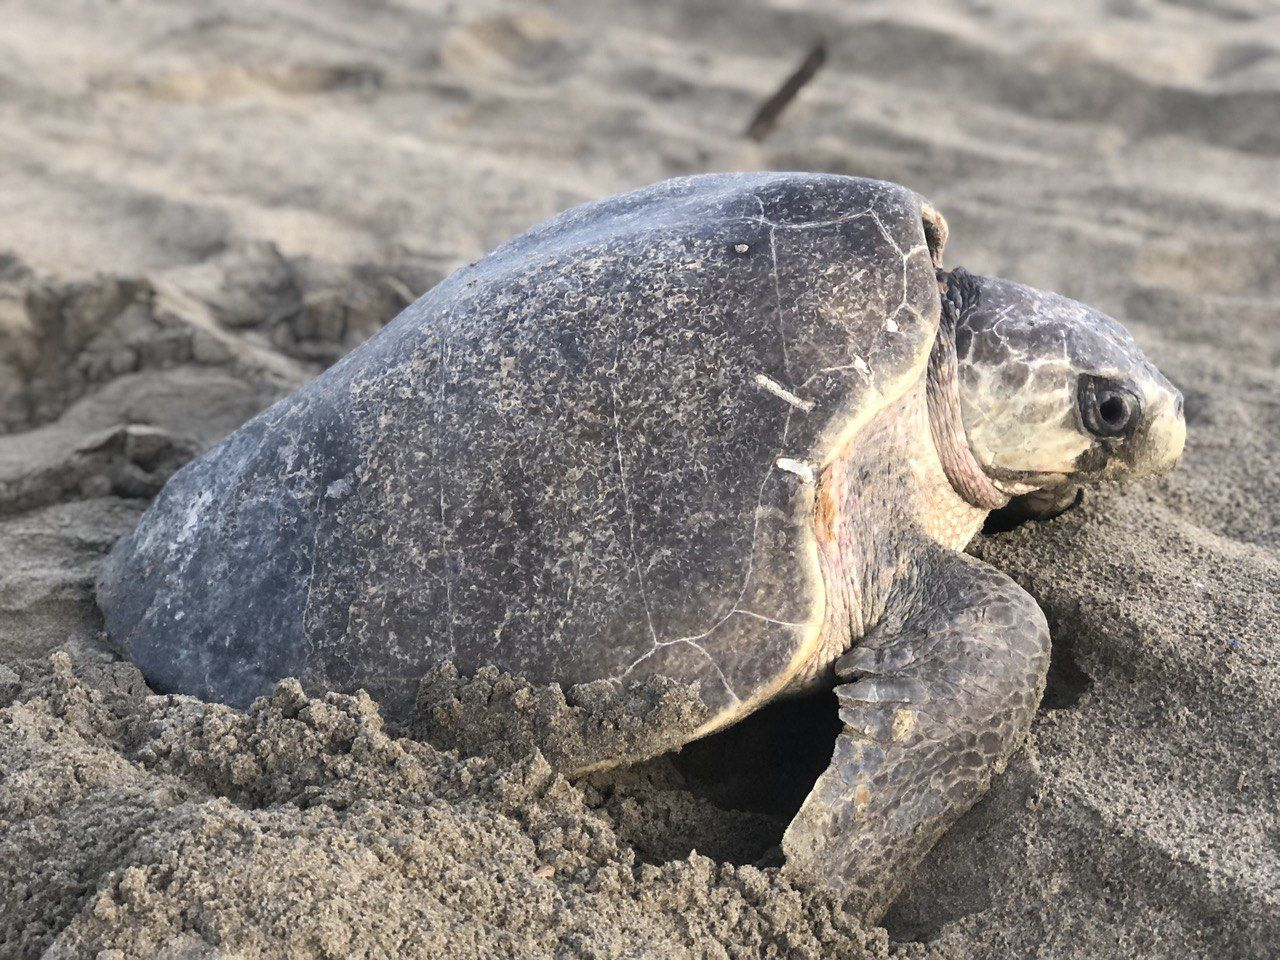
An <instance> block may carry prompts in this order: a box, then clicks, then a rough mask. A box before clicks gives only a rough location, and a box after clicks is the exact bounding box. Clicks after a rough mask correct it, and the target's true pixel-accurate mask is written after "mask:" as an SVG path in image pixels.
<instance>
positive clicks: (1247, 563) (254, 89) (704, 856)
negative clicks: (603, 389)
mask: <svg viewBox="0 0 1280 960" xmlns="http://www.w3.org/2000/svg"><path fill="white" fill-rule="evenodd" d="M0 18H2V19H3V22H4V28H3V30H0V128H2V129H3V130H4V135H3V136H2V137H0V431H3V433H0V551H2V553H3V556H4V557H5V562H4V563H3V564H0V957H6V958H7V957H15V958H36V957H42V956H43V957H51V958H54V957H95V956H97V957H102V958H111V960H123V958H126V957H129V958H132V957H169V958H175V960H176V958H197V957H272V958H274V957H355V956H370V957H374V956H387V955H402V956H448V957H495V956H522V957H525V956H546V957H552V956H557V957H563V956H582V957H640V956H645V957H648V956H655V957H657V956H662V957H668V956H680V957H685V956H687V957H734V958H738V957H742V958H746V957H757V956H777V957H819V956H822V957H851V958H853V957H884V956H888V955H895V956H904V957H918V958H925V957H928V958H939V960H941V958H948V960H950V958H971V957H979V958H985V957H990V958H998V957H999V958H1003V957H1027V956H1036V957H1041V958H1055V960H1056V958H1097V957H1159V958H1175V957H1177V958H1181V957H1203V956H1216V957H1232V958H1255V957H1257V958H1264V957H1273V956H1275V955H1276V954H1275V951H1276V944H1278V943H1280V866H1278V864H1280V759H1278V757H1280V753H1277V750H1276V747H1275V744H1276V742H1277V734H1278V733H1280V720H1278V719H1277V717H1278V716H1280V646H1278V645H1277V637H1280V523H1277V516H1278V515H1280V325H1278V324H1277V321H1276V306H1275V303H1276V297H1277V294H1280V187H1277V177H1276V171H1277V169H1278V167H1277V164H1278V163H1280V16H1278V15H1277V14H1276V13H1275V12H1274V7H1272V6H1271V5H1269V4H1264V3H1261V2H1250V0H1210V2H1205V3H1194V4H1193V3H1183V2H1174V0H1169V2H1157V0H1111V2H1102V0H1081V2H1077V3H1073V4H1070V5H1049V4H1043V3H1038V2H1034V0H1014V2H1010V3H983V2H971V0H946V2H942V3H930V4H914V3H910V4H901V3H877V2H871V3H859V4H856V5H854V4H845V3H841V2H838V0H789V2H773V3H769V2H763V0H655V2H652V3H621V2H609V3H600V2H591V3H588V2H585V0H555V2H552V3H546V4H543V3H520V4H515V3H496V2H490V0H480V2H473V3H466V4H455V3H443V2H439V3H436V2H417V0H412V2H378V3H356V2H354V0H352V2H344V0H315V2H302V0H255V2H248V0H211V2H206V3H195V2H190V0H181V2H174V3H169V4H164V5H149V4H138V3H104V2H98V0H49V2H45V3H40V4H34V3H18V2H9V3H4V4H0ZM819 40H825V42H826V45H827V57H826V62H825V64H824V65H823V66H822V67H821V68H820V69H819V70H818V72H817V74H816V76H815V77H814V79H813V80H812V81H811V82H810V83H809V84H808V85H807V86H806V87H805V88H804V90H803V91H801V93H800V95H799V96H798V97H797V98H796V100H795V101H794V102H793V103H792V104H791V105H790V106H789V108H788V109H787V110H786V112H785V113H784V114H783V115H782V116H781V118H780V119H779V121H778V123H777V124H776V126H775V127H774V128H773V130H772V131H771V132H770V133H769V135H768V136H766V137H765V138H764V139H763V140H761V141H756V140H754V139H751V138H747V137H745V136H744V131H745V129H746V126H747V124H748V123H749V121H750V120H751V117H752V116H753V114H754V112H755V111H756V109H757V108H758V106H759V104H760V103H761V102H762V101H763V100H764V99H765V98H766V97H767V96H768V95H769V94H770V93H771V92H772V91H773V89H774V88H775V87H776V86H777V85H778V84H779V83H780V82H782V80H783V79H784V78H785V77H786V76H787V75H788V73H789V72H791V71H792V70H793V69H794V68H795V67H796V66H797V65H798V64H799V63H800V61H801V60H802V58H803V57H804V55H805V53H806V51H808V50H810V49H811V48H812V47H813V45H814V44H815V43H816V42H817V41H819ZM755 169H803V170H820V171H830V172H838V173H847V174H854V175H860V176H870V177H877V178H882V179H888V180H895V181H898V182H901V183H905V184H907V185H909V186H911V187H913V188H915V189H916V190H918V191H919V192H921V193H922V194H924V195H926V196H928V197H929V198H930V199H931V200H932V201H933V202H934V203H935V204H936V205H937V206H938V207H939V208H940V209H941V210H943V211H944V213H945V215H946V216H947V218H948V221H949V223H950V226H951V238H952V239H951V242H950V245H949V247H948V251H947V259H948V262H949V264H951V265H955V264H963V265H964V266H966V267H968V268H970V269H973V270H975V271H978V272H982V273H994V274H999V275H1002V276H1007V277H1010V278H1013V279H1016V280H1020V281H1023V282H1026V283H1030V284H1033V285H1035V286H1039V287H1044V288H1048V289H1053V290H1057V291H1060V292H1062V293H1064V294H1066V295H1069V296H1072V297H1075V298H1077V299H1080V300H1083V301H1085V302H1087V303H1090V304H1092V305H1094V306H1097V307H1099V308H1100V309H1102V310H1104V311H1106V312H1108V313H1110V314H1112V315H1114V316H1116V317H1117V318H1119V319H1121V320H1122V321H1123V322H1124V323H1125V324H1126V325H1127V326H1128V327H1129V328H1130V330H1131V331H1132V332H1133V333H1134V335H1135V337H1136V338H1137V339H1138V340H1139V342H1140V343H1141V344H1142V346H1143V347H1144V349H1145V351H1146V353H1147V354H1148V355H1149V356H1150V357H1151V358H1152V359H1153V360H1154V361H1155V362H1156V363H1157V364H1158V365H1159V366H1160V367H1161V368H1162V369H1163V370H1164V371H1165V372H1166V373H1167V374H1168V375H1169V377H1170V379H1172V380H1173V381H1174V382H1175V383H1176V384H1177V385H1178V386H1179V387H1181V389H1182V390H1183V392H1184V393H1185V395H1186V411H1187V422H1188V431H1189V433H1188V443H1187V452H1186V455H1185V458H1184V462H1183V464H1182V466H1181V467H1180V468H1179V470H1178V471H1177V472H1175V473H1174V474H1172V475H1170V476H1168V477H1166V478H1163V479H1161V480H1159V481H1156V482H1152V483H1149V484H1146V485H1142V486H1139V487H1134V488H1129V489H1115V490H1111V489H1105V490H1100V491H1093V492H1091V494H1090V495H1089V496H1088V498H1087V499H1086V500H1085V502H1084V503H1083V505H1082V506H1081V507H1079V508H1078V509H1076V510H1074V511H1072V512H1070V513H1068V514H1066V515H1064V516H1062V517H1060V518H1058V519H1056V520H1053V521H1051V522H1048V523H1037V524H1026V525H1023V526H1020V527H1018V528H1016V529H1013V530H1011V531H1006V532H999V533H990V534H988V535H984V536H982V537H980V538H979V539H978V541H977V542H976V543H975V544H974V546H973V547H972V550H973V552H974V553H976V554H978V555H979V556H982V557H983V558H984V559H986V560H988V561H990V562H991V563H993V564H995V565H996V566H998V567H1000V568H1001V569H1003V570H1005V571H1007V572H1008V573H1009V574H1010V575H1012V576H1013V577H1014V578H1015V579H1017V580H1018V581H1019V582H1020V583H1021V584H1022V585H1023V586H1025V587H1026V588H1027V589H1028V590H1029V591H1030V592H1031V593H1032V594H1033V595H1034V596H1035V597H1036V598H1037V599H1038V600H1039V601H1040V602H1041V604H1042V606H1043V607H1044V608H1045V610H1046V612H1047V613H1048V616H1049V620H1050V624H1051V627H1052V629H1053V634H1054V641H1055V655H1054V666H1053V669H1052V673H1051V678H1050V685H1049V690H1048V692H1047V694H1046V697H1045V702H1044V704H1043V706H1042V708H1041V711H1040V713H1039V715H1038V718H1037V720H1036V723H1035V725H1034V727H1033V730H1032V734H1031V737H1030V739H1029V742H1028V744H1027V748H1026V750H1025V751H1023V752H1022V753H1021V754H1020V755H1019V756H1018V757H1017V759H1016V760H1015V761H1014V762H1013V763H1012V764H1011V766H1010V768H1009V770H1008V772H1007V773H1006V774H1005V775H1004V776H1003V777H1001V778H1000V779H998V781H997V782H996V784H995V786H994V788H993V790H992V792H991V794H990V795H989V796H988V798H987V799H986V800H985V801H983V802H982V803H981V804H979V806H978V807H976V808H975V809H974V810H973V811H971V812H970V813H969V814H968V815H967V816H966V817H965V818H964V819H963V820H962V821H961V822H960V823H959V824H958V825H957V827H956V828H955V829H954V830H953V831H952V832H951V833H950V834H949V835H948V836H947V837H946V838H945V839H944V840H943V842H942V843H941V844H940V845H939V847H938V848H937V849H936V850H935V851H934V853H933V854H932V855H931V856H930V857H929V859H928V861H927V862H926V863H925V864H924V866H923V867H922V868H921V870H920V871H919V873H918V875H917V877H916V878H915V880H914V882H913V884H912V886H911V887H910V889H909V890H908V892H907V893H906V894H905V895H904V896H903V897H902V898H901V900H900V901H899V902H898V903H897V904H896V906H895V907H894V909H893V910H892V911H891V912H890V914H889V915H888V917H887V918H886V920H885V927H884V928H876V929H871V930H866V929H862V928H860V927H858V926H857V925H856V924H854V923H853V922H852V921H850V920H849V919H847V918H846V917H844V916H843V914H842V913H841V911H840V910H839V908H838V907H837V906H836V905H835V904H833V903H832V902H830V900H829V899H827V898H826V897H824V895H823V894H822V893H821V892H820V891H808V890H803V889H797V888H795V887H793V886H791V885H790V884H789V883H788V882H787V881H786V880H785V879H783V878H782V877H780V876H779V875H778V873H777V872H776V871H773V870H769V869H757V868H756V867H753V866H749V865H746V864H747V863H748V862H749V861H750V860H751V859H753V858H754V855H755V853H757V852H758V850H756V849H755V847H754V846H753V844H754V845H755V846H758V845H760V844H766V843H768V842H769V839H770V838H771V837H776V831H777V828H778V825H777V823H776V817H775V816H774V815H773V814H771V813H770V812H769V811H767V810H766V811H758V810H757V811H741V810H739V811H726V810H724V809H721V808H720V807H717V806H716V805H715V804H713V802H712V801H713V800H715V799H716V798H715V796H714V791H710V792H708V791H702V792H699V791H696V790H693V789H692V788H691V786H690V780H689V778H688V776H687V768H680V767H679V766H678V765H673V764H671V763H665V764H664V763H657V764H651V765H649V766H647V767H645V768H643V769H635V770H631V771H625V772H623V773H619V774H615V775H612V776H611V777H604V778H593V779H591V780H587V781H582V782H569V781H566V780H565V779H563V778H562V777H560V776H559V775H558V774H557V773H556V771H555V770H554V769H553V767H552V766H551V765H549V763H548V761H547V760H546V759H544V758H543V757H542V756H541V755H536V754H529V753H527V752H526V753H525V754H524V755H519V754H520V751H508V752H507V753H506V754H504V755H502V756H497V755H485V756H471V757H468V756H464V755H460V754H459V753H458V752H456V751H451V750H449V749H446V748H448V747H464V748H465V747H466V746H467V744H466V743H465V742H464V740H465V738H463V739H462V740H459V739H457V738H454V739H450V738H449V737H448V736H447V735H446V734H445V733H442V732H441V730H440V728H439V724H436V725H434V726H432V725H428V726H427V727H426V728H421V727H420V728H418V732H419V734H420V735H421V736H422V737H425V739H415V738H412V737H406V736H400V735H399V734H400V733H401V731H389V730H387V729H386V728H385V727H384V724H383V722H382V720H381V718H380V716H379V714H378V711H377V709H376V706H375V705H374V704H373V703H371V702H370V701H369V700H368V699H367V698H363V697H337V696H331V697H329V698H327V699H325V700H308V699H307V698H306V697H305V696H303V695H302V694H301V692H300V691H299V690H298V689H297V688H296V686H293V685H289V684H285V685H282V687H281V688H280V689H279V690H277V693H276V695H275V696H274V697H273V698H271V699H270V700H264V701H261V702H260V703H259V704H258V705H257V706H255V707H254V708H253V709H252V710H250V711H248V712H236V711H231V710H228V709H226V708H223V707H216V706H208V705H204V704H200V703H197V702H194V701H190V700H181V699H171V698H161V697H155V696H153V695H151V694H150V691H148V690H147V689H146V687H145V685H144V684H143V683H142V680H141V677H140V676H139V675H138V674H137V673H136V671H134V670H133V669H132V668H131V667H129V666H128V665H127V664H121V663H118V662H113V661H112V659H111V658H110V657H109V656H108V655H107V654H106V653H105V652H104V651H103V648H102V647H101V646H100V644H99V642H98V634H99V630H100V619H99V617H98V614H97V612H96V609H95V607H94V603H93V598H92V581H93V577H94V571H95V568H96V564H97V563H98V561H99V560H100V558H101V556H102V555H103V553H104V551H105V550H106V549H107V548H108V547H109V546H110V544H111V543H112V542H113V541H114V539H115V538H116V537H118V536H119V535H120V534H121V533H123V532H124V531H126V530H128V529H129V528H130V526H131V524H133V523H134V522H135V521H136V519H137V517H138V516H139V515H140V513H141V511H142V510H143V509H144V507H145V505H146V502H147V498H148V497H150V496H151V495H153V494H154V492H155V491H156V490H157V489H158V488H159V486H160V484H162V483H163V481H164V479H165V477H167V476H168V475H169V473H171V472H172V470H173V469H175V468H176V466H177V465H179V464H180V463H182V462H183V461H185V460H186V459H187V458H189V457H190V456H192V455H193V453H194V452H196V451H198V450H200V449H203V448H205V447H207V446H208V445H210V444H211V443H213V442H215V441H216V440H218V439H219V438H220V437H222V436H223V435H225V434H226V433H227V432H229V431H230V430H231V429H233V428H234V427H235V426H236V425H238V424H239V423H241V422H243V421H244V420H245V419H247V418H248V417H250V416H251V415H252V414H254V413H255V412H257V411H258V410H260V409H261V408H263V407H264V406H266V405H267V404H268V403H269V402H270V401H271V400H273V399H274V398H276V397H278V396H280V395H282V394H283V393H285V392H287V391H288V390H290V389H291V388H293V387H295V386H296V385H298V384H300V383H302V382H304V381H305V380H306V379H307V378H309V377H311V376H314V375H315V374H316V373H317V372H319V371H320V370H321V369H323V367H324V366H325V365H326V364H328V363H330V362H332V361H333V360H335V359H336V358H337V357H339V356H341V355H342V354H343V353H344V352H346V351H347V350H349V349H350V348H351V347H352V346H353V345H355V344H357V343H359V342H360V341H361V340H362V339H364V338H365V337H366V336H368V335H369V334H370V333H371V332H373V331H375V330H376V329H378V327H379V326H380V325H381V324H382V323H384V322H385V321H386V320H387V319H389V318H390V317H391V316H393V315H394V314H395V313H396V312H398V310H399V309H400V308H402V307H403V306H404V305H405V304H406V303H408V302H409V301H410V300H412V299H413V298H414V297H416V296H417V295H418V294H419V293H421V292H422V291H424V290H425V289H427V288H428V287H430V286H431V285H433V284H434V283H435V282H437V281H438V280H439V279H440V278H441V277H443V276H444V275H446V274H447V273H448V272H449V271H451V270H452V269H454V268H455V267H457V266H459V265H462V264H465V263H467V262H468V261H470V260H472V259H474V258H476V257H477V256H479V255H480V254H482V253H483V252H485V251H486V250H488V249H490V248H491V247H493V246H494V245H496V244H497V243H499V242H500V241H502V240H504V239H505V238H507V237H508V236H509V235H511V234H513V233H515V232H518V231H519V230H522V229H524V228H525V227H527V226H529V225H531V224H532V223H534V222H536V221H538V220H540V219H542V218H544V217H546V216H549V215H550V214H552V213H554V212H556V211H558V210H560V209H563V208H564V207H566V206H569V205H571V204H574V203H577V202H579V201H582V200H586V199H590V198H594V197H599V196H603V195H607V194H610V193H615V192H618V191H620V190H624V189H627V188H630V187H633V186H637V185H640V184H643V183H647V182H651V181H655V180H659V179H663V178H665V177H670V176H676V175H682V174H689V173H697V172H703V171H711V170H755ZM479 682H481V683H482V684H489V686H487V687H485V688H484V689H483V690H481V691H480V692H479V693H477V689H476V688H475V687H471V688H465V684H464V685H463V687H464V689H459V690H455V691H454V693H453V694H451V696H453V698H454V699H453V700H452V701H450V702H452V703H454V705H455V706H456V705H457V704H458V703H459V702H462V701H464V700H465V699H466V696H468V695H470V696H480V695H483V696H485V697H492V696H502V697H506V698H509V699H513V700H519V702H520V703H523V704H526V705H530V704H531V705H532V706H529V707H528V708H529V709H533V710H536V711H542V713H538V714H537V716H539V717H543V716H547V717H552V718H556V717H558V718H560V720H564V717H565V716H569V715H567V714H563V711H564V710H565V709H568V708H567V707H566V706H565V704H564V702H563V701H556V700H555V699H554V697H553V698H552V699H551V700H547V699H546V697H547V696H549V695H548V694H546V693H545V692H543V693H531V694H529V695H528V696H527V697H522V698H521V697H516V690H515V688H513V687H511V686H509V685H508V686H504V684H507V681H505V680H503V679H501V678H497V679H495V678H492V677H490V678H484V679H482V681H479ZM459 698H461V700H459ZM448 714H449V711H448V710H444V711H443V712H437V714H436V715H435V716H436V718H437V719H440V718H441V717H446V718H447V715H448ZM530 716H534V714H530ZM570 719H571V717H570ZM540 722H541V721H540ZM565 722H568V721H565ZM797 722H799V721H797ZM818 726H819V727H820V724H819V725H818ZM424 730H425V731H426V732H423V731H424ZM755 739H756V743H755V749H756V750H757V751H758V752H759V751H763V752H762V753H759V758H757V759H754V760H752V761H750V762H752V763H768V762H770V761H769V754H768V743H767V742H766V740H767V738H765V737H756V738H755ZM428 741H430V742H428ZM762 744H763V745H762ZM464 752H465V751H464ZM744 762H745V761H744ZM682 769H683V771H684V772H682ZM723 805H727V804H724V803H722V806H723ZM695 848H696V851H695Z"/></svg>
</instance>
